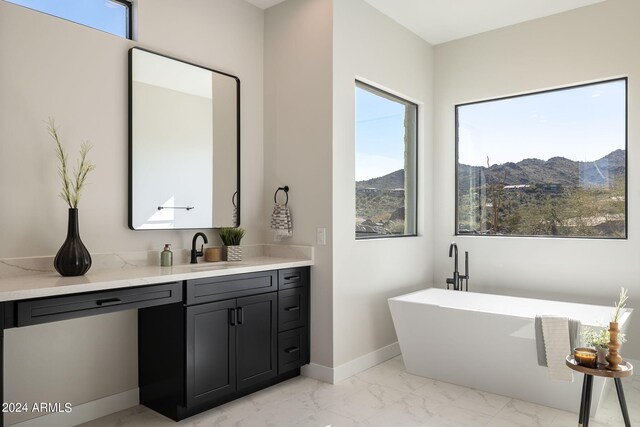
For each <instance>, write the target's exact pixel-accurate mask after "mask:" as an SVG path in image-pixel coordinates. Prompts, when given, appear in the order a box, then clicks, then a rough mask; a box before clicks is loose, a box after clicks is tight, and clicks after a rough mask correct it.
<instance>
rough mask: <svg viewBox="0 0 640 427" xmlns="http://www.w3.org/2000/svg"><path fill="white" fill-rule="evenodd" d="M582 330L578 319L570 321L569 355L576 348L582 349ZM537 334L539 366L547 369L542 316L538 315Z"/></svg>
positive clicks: (536, 322)
mask: <svg viewBox="0 0 640 427" xmlns="http://www.w3.org/2000/svg"><path fill="white" fill-rule="evenodd" d="M581 330H582V322H580V321H579V320H576V319H569V345H570V347H569V353H567V354H570V353H571V351H573V349H574V348H576V347H580V346H581V345H582V344H581V343H580V332H581ZM535 332H536V351H537V352H538V366H544V367H545V368H546V367H547V355H546V353H545V351H544V335H543V334H542V316H541V315H537V316H536V319H535Z"/></svg>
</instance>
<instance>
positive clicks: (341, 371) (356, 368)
mask: <svg viewBox="0 0 640 427" xmlns="http://www.w3.org/2000/svg"><path fill="white" fill-rule="evenodd" d="M399 354H400V346H399V345H398V342H394V343H393V344H389V345H388V346H386V347H382V348H379V349H378V350H375V351H372V352H371V353H368V354H365V355H364V356H360V357H358V358H356V359H353V360H351V361H349V362H347V363H344V364H342V365H340V366H336V367H335V368H329V367H327V366H322V365H317V364H315V363H311V364H309V365H307V366H303V367H302V371H301V373H302V375H304V376H305V377H309V378H313V379H316V380H318V381H323V382H326V383H330V384H336V383H339V382H340V381H344V380H346V379H347V378H349V377H352V376H353V375H356V374H358V373H360V372H362V371H366V370H367V369H369V368H371V367H373V366H376V365H378V364H380V363H382V362H384V361H385V360H389V359H391V358H393V357H396V356H397V355H399Z"/></svg>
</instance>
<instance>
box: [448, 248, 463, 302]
mask: <svg viewBox="0 0 640 427" xmlns="http://www.w3.org/2000/svg"><path fill="white" fill-rule="evenodd" d="M452 256H453V277H447V289H449V285H453V290H454V291H457V290H458V288H459V286H460V273H459V272H458V245H456V244H455V242H454V243H451V245H449V258H451V257H452Z"/></svg>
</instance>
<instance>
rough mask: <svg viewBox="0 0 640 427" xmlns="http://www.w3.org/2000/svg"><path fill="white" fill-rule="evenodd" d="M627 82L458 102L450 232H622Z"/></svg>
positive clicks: (578, 234)
mask: <svg viewBox="0 0 640 427" xmlns="http://www.w3.org/2000/svg"><path fill="white" fill-rule="evenodd" d="M626 148H627V79H626V78H623V79H616V80H609V81H603V82H599V83H594V84H586V85H580V86H573V87H568V88H563V89H557V90H549V91H545V92H539V93H534V94H529V95H520V96H513V97H509V98H501V99H495V100H488V101H480V102H474V103H470V104H463V105H458V106H456V153H457V163H456V174H457V177H456V178H457V180H456V191H457V198H456V201H457V203H456V224H457V228H456V234H465V235H466V234H469V235H503V236H546V237H588V238H611V239H625V238H626V237H627V215H626V212H627V202H626V201H627V188H626V177H627V150H626Z"/></svg>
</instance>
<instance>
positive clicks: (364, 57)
mask: <svg viewBox="0 0 640 427" xmlns="http://www.w3.org/2000/svg"><path fill="white" fill-rule="evenodd" d="M356 78H358V79H360V80H364V81H366V82H369V83H372V84H374V85H378V86H379V87H381V88H382V89H386V90H389V91H392V92H394V93H396V94H398V95H400V96H403V97H405V98H408V99H409V100H412V101H414V102H416V103H418V104H419V110H418V111H419V112H418V124H419V128H418V220H417V225H418V236H417V237H404V238H394V239H379V240H362V241H356V240H355V211H356V209H355V164H356V162H355V126H354V124H355V79H356ZM432 90H433V48H432V47H431V45H429V44H428V43H427V42H425V41H424V40H422V39H421V38H419V37H418V36H416V35H415V34H413V33H411V32H409V31H408V30H407V29H405V28H403V27H401V26H400V25H399V24H397V23H396V22H394V21H393V20H391V19H390V18H388V17H387V16H385V15H383V14H381V13H380V12H378V11H377V10H376V9H374V8H373V7H371V6H369V4H367V3H365V2H364V1H362V0H353V1H334V11H333V233H332V234H333V237H332V240H333V289H334V290H333V301H334V307H333V310H334V315H333V319H334V327H333V345H334V366H340V365H343V364H344V363H347V362H349V361H352V360H354V359H356V358H358V357H361V356H364V355H366V354H368V353H371V352H374V351H376V350H378V349H380V348H382V347H385V346H387V345H390V344H392V343H394V342H396V341H397V338H396V334H395V330H394V328H393V322H392V321H391V316H390V314H389V307H388V305H387V298H389V297H392V296H397V295H401V294H403V293H407V292H410V291H414V290H416V289H419V288H424V287H427V286H428V285H429V284H430V280H431V276H432V261H431V258H432V254H431V251H432V247H431V240H432V221H431V218H432V213H431V212H432V204H431V169H432V166H431V165H432V160H431V159H432V154H431V151H432V139H431V135H432V103H431V99H432Z"/></svg>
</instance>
